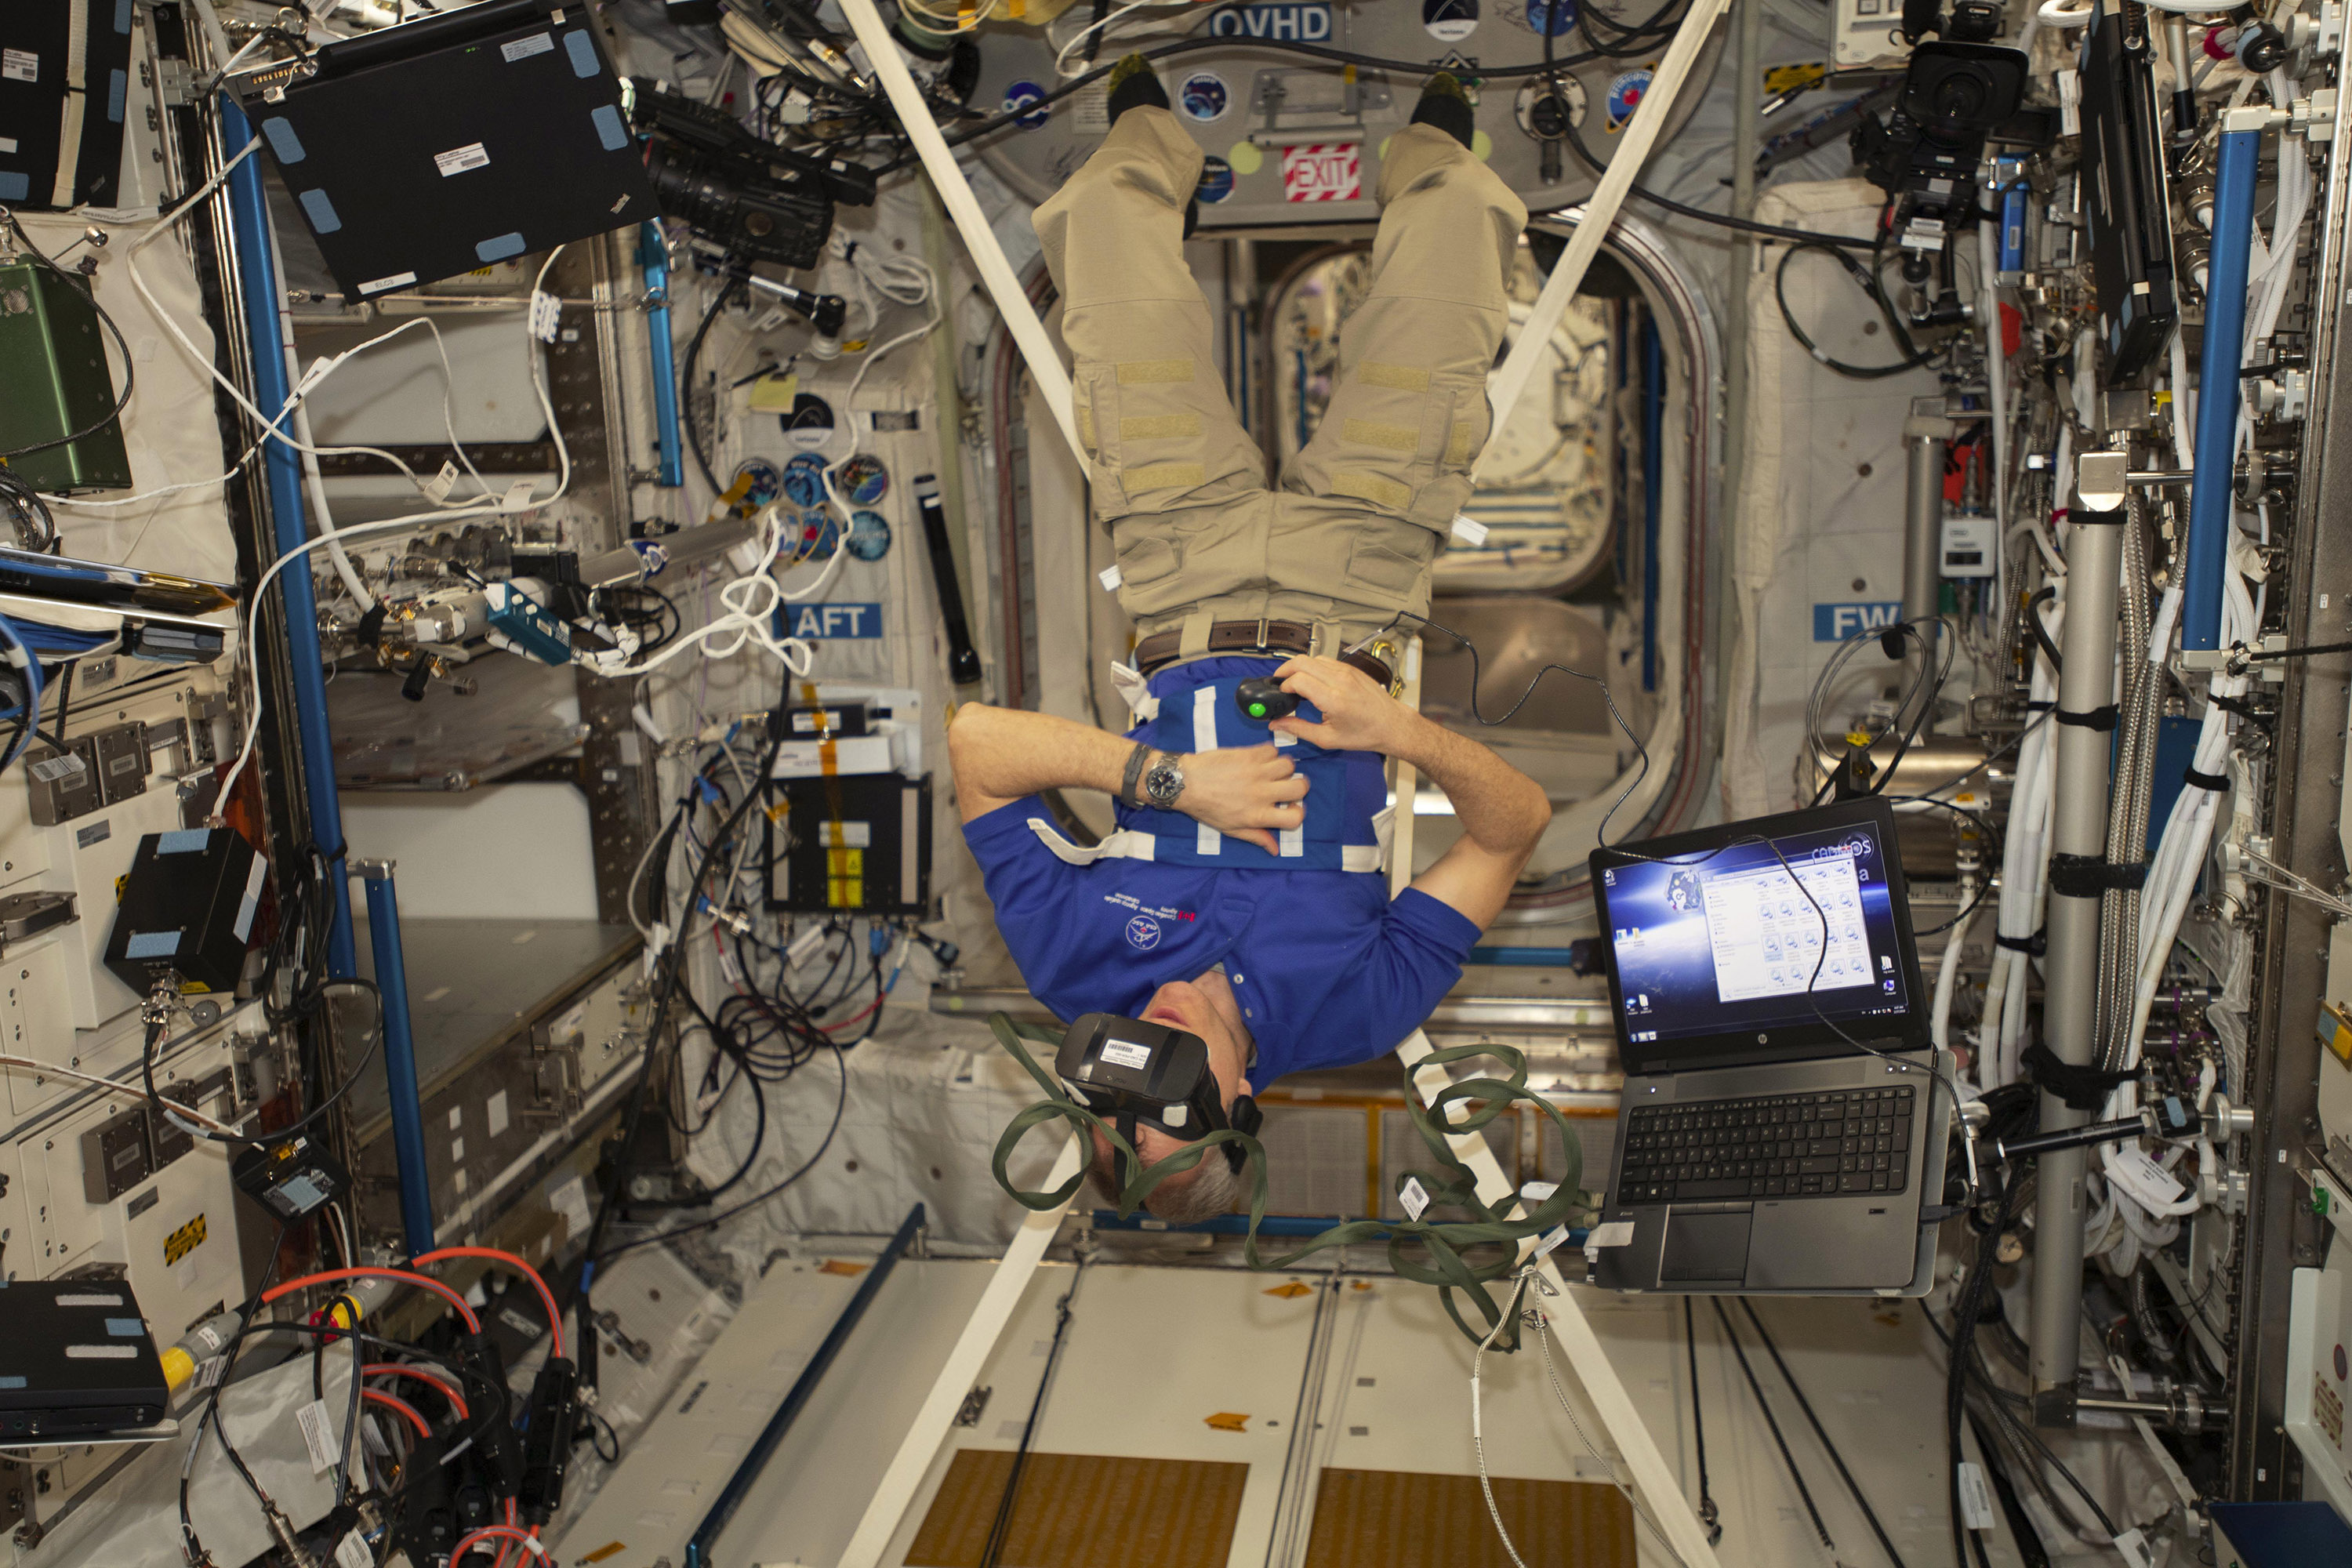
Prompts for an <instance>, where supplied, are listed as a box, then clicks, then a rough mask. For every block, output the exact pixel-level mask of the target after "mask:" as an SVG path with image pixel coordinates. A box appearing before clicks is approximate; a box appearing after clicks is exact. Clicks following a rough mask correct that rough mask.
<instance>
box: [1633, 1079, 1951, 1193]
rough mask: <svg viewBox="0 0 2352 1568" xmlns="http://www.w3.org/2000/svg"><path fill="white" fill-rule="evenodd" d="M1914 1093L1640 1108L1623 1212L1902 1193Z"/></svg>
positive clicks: (1878, 1092)
mask: <svg viewBox="0 0 2352 1568" xmlns="http://www.w3.org/2000/svg"><path fill="white" fill-rule="evenodd" d="M1912 1092H1913V1091H1912V1090H1911V1089H1849V1090H1843V1091H1841V1092H1838V1093H1834V1094H1783V1095H1771V1096H1767V1097H1765V1098H1763V1099H1760V1100H1700V1101H1697V1102H1696V1103H1693V1104H1685V1105H1643V1106H1637V1107H1635V1108H1634V1110H1633V1113H1632V1114H1631V1116H1630V1117H1629V1118H1628V1119H1627V1121H1626V1129H1625V1158H1624V1163H1623V1166H1622V1170H1621V1172H1620V1173H1619V1175H1618V1179H1617V1201H1618V1202H1619V1203H1620V1204H1658V1203H1703V1202H1707V1201H1710V1200H1717V1199H1724V1198H1826V1197H1839V1196H1843V1195H1845V1194H1852V1193H1899V1192H1901V1191H1903V1189H1904V1185H1905V1184H1906V1180H1907V1176H1908V1171H1909V1167H1910V1155H1911V1110H1912V1098H1911V1097H1912Z"/></svg>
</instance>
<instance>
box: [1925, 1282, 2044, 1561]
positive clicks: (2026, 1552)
mask: <svg viewBox="0 0 2352 1568" xmlns="http://www.w3.org/2000/svg"><path fill="white" fill-rule="evenodd" d="M1927 1321H1929V1322H1931V1323H1932V1322H1934V1321H1935V1318H1934V1316H1933V1315H1932V1314H1931V1315H1930V1316H1929V1318H1928V1320H1927ZM1969 1430H1971V1431H1973V1432H1974V1433H1975V1434H1976V1435H1977V1452H1978V1453H1979V1454H1981V1455H1983V1456H1984V1462H1985V1475H1986V1477H1987V1478H1988V1479H1990V1481H1991V1482H1992V1490H1993V1496H1994V1498H1995V1499H1996V1500H1998V1501H1999V1502H2000V1511H2001V1517H2002V1518H2003V1519H2006V1520H2007V1521H2009V1534H2010V1539H2011V1541H2012V1542H2014V1543H2015V1544H2016V1547H2017V1555H2018V1559H2019V1561H2020V1562H2021V1563H2024V1565H2025V1568H2050V1553H2049V1552H2048V1551H2047V1550H2045V1549H2044V1548H2043V1546H2042V1538H2041V1537H2040V1536H2039V1535H2037V1534H2035V1533H2034V1529H2033V1521H2032V1519H2031V1518H2030V1517H2029V1516H2028V1515H2027V1513H2026V1511H2025V1507H2024V1505H2023V1504H2022V1503H2021V1502H2020V1501H2019V1500H2018V1496H2017V1488H2016V1486H2015V1485H2014V1484H2013V1483H2012V1482H2011V1480H2010V1479H2009V1472H2008V1471H2007V1470H2005V1469H2004V1468H2002V1467H2001V1463H2000V1460H1999V1459H1998V1458H1996V1456H1995V1450H1994V1446H1993V1442H1992V1433H1991V1432H1990V1430H1988V1429H1987V1428H1986V1426H1985V1424H1984V1422H1983V1420H1982V1419H1981V1418H1980V1417H1979V1415H1977V1413H1976V1412H1975V1411H1973V1410H1971V1411H1969ZM1969 1533H1970V1534H1971V1535H1973V1536H1974V1537H1975V1540H1974V1541H1973V1542H1971V1544H1973V1545H1974V1546H1975V1547H1976V1549H1977V1568H1991V1560H1990V1557H1989V1556H1988V1554H1987V1553H1986V1552H1985V1543H1984V1535H1983V1532H1981V1531H1970V1532H1969Z"/></svg>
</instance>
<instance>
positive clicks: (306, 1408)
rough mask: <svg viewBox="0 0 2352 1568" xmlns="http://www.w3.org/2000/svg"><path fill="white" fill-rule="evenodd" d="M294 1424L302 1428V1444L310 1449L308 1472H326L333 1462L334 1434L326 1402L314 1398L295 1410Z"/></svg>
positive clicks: (314, 1473) (321, 1473)
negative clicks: (329, 1423)
mask: <svg viewBox="0 0 2352 1568" xmlns="http://www.w3.org/2000/svg"><path fill="white" fill-rule="evenodd" d="M294 1425H295V1426H299V1427H300V1428H301V1429H302V1446H303V1447H306V1448H308V1449H310V1473H311V1474H312V1475H314V1476H320V1475H324V1474H326V1473H327V1471H328V1470H330V1469H331V1468H333V1467H334V1463H335V1435H334V1431H333V1429H332V1428H331V1426H329V1425H328V1418H327V1402H326V1401H325V1400H323V1399H314V1400H312V1401H310V1404H308V1405H303V1406H302V1407H301V1408H299V1409H298V1410H296V1411H295V1412H294Z"/></svg>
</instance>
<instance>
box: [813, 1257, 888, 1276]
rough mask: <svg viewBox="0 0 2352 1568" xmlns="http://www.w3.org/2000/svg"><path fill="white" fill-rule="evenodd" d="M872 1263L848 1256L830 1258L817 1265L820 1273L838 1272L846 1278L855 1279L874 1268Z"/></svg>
mask: <svg viewBox="0 0 2352 1568" xmlns="http://www.w3.org/2000/svg"><path fill="white" fill-rule="evenodd" d="M873 1267H874V1265H872V1264H871V1263H856V1262H853V1261H852V1260H850V1259H849V1258H826V1259H825V1260H824V1262H823V1263H820V1264H818V1265H817V1266H816V1271H817V1272H818V1273H819V1274H838V1275H840V1276H841V1277H842V1278H843V1279H856V1278H857V1277H858V1276H859V1275H860V1274H863V1273H865V1272H866V1270H867V1269H869V1268H873Z"/></svg>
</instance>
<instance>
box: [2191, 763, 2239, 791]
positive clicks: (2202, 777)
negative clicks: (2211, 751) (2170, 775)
mask: <svg viewBox="0 0 2352 1568" xmlns="http://www.w3.org/2000/svg"><path fill="white" fill-rule="evenodd" d="M2180 782H2181V783H2182V784H2187V785H2189V787H2190V788H2192V789H2202V790H2210V791H2212V792H2213V793H2214V794H2215V795H2221V794H2222V793H2224V792H2225V791H2227V790H2228V789H2229V787H2230V775H2229V774H2227V773H2199V772H2198V771H2197V770H2196V769H2195V768H2193V767H2192V768H2183V769H2182V770H2181V772H2180Z"/></svg>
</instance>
